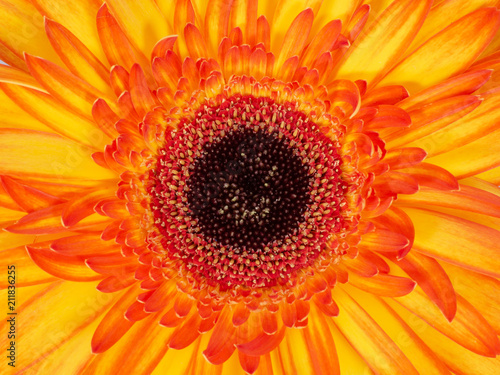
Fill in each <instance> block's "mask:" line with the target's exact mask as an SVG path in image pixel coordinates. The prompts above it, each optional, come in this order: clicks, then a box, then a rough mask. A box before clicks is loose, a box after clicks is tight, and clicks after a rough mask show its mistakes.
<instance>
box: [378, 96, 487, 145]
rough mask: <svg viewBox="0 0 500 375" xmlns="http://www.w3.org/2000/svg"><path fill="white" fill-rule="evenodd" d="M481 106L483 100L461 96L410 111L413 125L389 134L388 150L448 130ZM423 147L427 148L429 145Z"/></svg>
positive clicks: (385, 138) (387, 137) (387, 138)
mask: <svg viewBox="0 0 500 375" xmlns="http://www.w3.org/2000/svg"><path fill="white" fill-rule="evenodd" d="M480 104H481V99H479V98H478V97H477V96H472V95H460V96H455V97H452V98H447V99H441V100H438V101H436V102H434V103H431V104H428V105H425V106H423V107H420V108H417V109H414V110H412V111H410V112H409V115H410V117H411V119H412V125H411V126H410V127H409V128H408V129H400V130H397V131H395V132H393V133H391V134H389V135H388V136H386V137H384V140H387V141H388V145H387V147H388V148H392V147H401V146H402V145H406V144H408V143H410V142H413V141H415V140H418V139H420V138H422V137H425V136H426V135H429V134H432V133H433V132H435V131H438V130H440V129H444V128H446V127H447V126H448V125H450V124H452V123H453V122H455V121H457V120H459V119H461V118H462V117H464V116H465V115H467V114H468V113H470V112H472V111H473V110H475V109H476V108H477V107H478V106H479V105H480ZM423 146H424V147H427V146H428V144H425V145H423ZM431 148H432V147H431Z"/></svg>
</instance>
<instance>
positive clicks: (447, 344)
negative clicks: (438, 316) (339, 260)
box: [387, 300, 500, 375]
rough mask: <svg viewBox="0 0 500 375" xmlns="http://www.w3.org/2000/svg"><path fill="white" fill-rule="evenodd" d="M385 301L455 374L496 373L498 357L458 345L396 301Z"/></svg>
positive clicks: (491, 374)
mask: <svg viewBox="0 0 500 375" xmlns="http://www.w3.org/2000/svg"><path fill="white" fill-rule="evenodd" d="M387 303H388V304H389V305H390V306H391V307H392V308H393V309H394V310H395V311H396V312H397V313H398V314H399V316H400V317H401V318H402V319H403V320H404V321H405V322H406V324H408V325H409V326H410V327H411V328H412V329H413V331H414V332H415V333H416V334H417V335H419V336H420V337H421V338H422V339H423V340H425V343H426V344H427V345H428V346H429V347H430V348H431V349H432V350H433V351H434V353H436V355H437V356H438V357H439V358H440V359H441V360H442V361H443V362H445V363H446V365H447V366H448V367H449V368H450V369H451V371H453V373H455V374H457V375H497V374H498V369H499V368H500V359H499V358H498V357H497V358H488V357H483V356H481V355H478V354H475V353H473V352H471V351H470V350H467V349H465V348H464V347H462V346H460V345H458V344H457V343H456V342H455V341H453V340H451V339H449V338H448V337H446V336H445V335H443V334H441V333H440V332H438V331H437V330H435V329H434V328H432V327H431V326H429V325H428V324H426V323H425V322H424V321H423V320H421V319H419V318H418V317H416V316H415V315H413V314H412V313H411V312H409V311H407V310H405V309H404V308H402V307H401V306H399V305H398V304H397V303H395V302H393V301H390V300H387Z"/></svg>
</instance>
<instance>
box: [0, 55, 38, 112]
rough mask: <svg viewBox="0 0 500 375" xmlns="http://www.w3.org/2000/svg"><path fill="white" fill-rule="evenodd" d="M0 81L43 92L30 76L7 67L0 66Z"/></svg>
mask: <svg viewBox="0 0 500 375" xmlns="http://www.w3.org/2000/svg"><path fill="white" fill-rule="evenodd" d="M0 81H1V82H6V83H15V84H16V85H21V86H25V87H30V88H33V89H36V90H40V91H44V90H43V89H42V88H41V87H40V84H39V83H38V82H37V81H36V80H35V79H34V78H33V77H32V76H30V75H29V74H27V73H25V72H24V71H22V70H20V69H17V68H13V67H11V66H8V65H0ZM2 120H3V118H2Z"/></svg>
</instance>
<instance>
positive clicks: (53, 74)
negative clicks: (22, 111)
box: [24, 54, 113, 117]
mask: <svg viewBox="0 0 500 375" xmlns="http://www.w3.org/2000/svg"><path fill="white" fill-rule="evenodd" d="M24 57H25V59H26V64H27V65H28V68H29V70H30V73H31V75H32V76H33V77H35V79H36V80H37V81H38V82H40V84H41V85H42V86H43V87H44V88H45V89H46V90H47V91H48V92H49V93H50V94H51V95H52V96H53V97H55V98H57V99H58V100H59V101H60V102H61V103H63V104H64V105H65V106H66V107H67V108H69V109H70V110H71V111H73V112H75V113H77V114H79V115H81V116H83V117H85V116H88V113H89V112H90V109H91V108H92V104H93V103H94V101H95V100H96V99H97V98H109V99H110V101H111V100H112V99H113V98H111V96H108V95H106V94H104V93H103V92H100V91H99V90H97V89H96V88H95V87H93V86H91V85H90V84H88V83H87V82H86V81H84V80H83V79H80V78H78V77H77V76H75V75H73V74H71V73H70V72H68V71H67V70H65V69H63V68H60V67H59V66H57V65H56V64H54V63H52V62H50V61H48V60H44V59H41V58H39V57H35V56H31V55H28V54H25V56H24Z"/></svg>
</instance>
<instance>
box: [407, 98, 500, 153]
mask: <svg viewBox="0 0 500 375" xmlns="http://www.w3.org/2000/svg"><path fill="white" fill-rule="evenodd" d="M499 106H500V94H497V95H491V96H487V97H486V98H485V100H484V101H483V102H482V103H481V104H480V105H479V107H478V108H476V109H475V110H474V111H472V112H471V113H469V114H467V115H465V116H464V117H462V118H460V119H458V120H457V121H455V122H453V123H452V124H450V125H448V126H446V127H445V128H443V129H439V130H437V131H435V132H433V133H432V134H429V135H427V136H424V137H423V138H420V139H418V140H416V141H414V142H411V143H410V144H409V145H410V146H415V147H425V150H426V151H427V152H428V153H429V157H432V156H434V155H439V154H441V153H443V152H446V151H448V150H452V149H455V148H457V147H460V146H463V145H465V144H467V143H470V142H472V141H474V140H476V139H479V138H482V137H489V134H490V133H491V132H492V131H494V130H495V129H497V127H498V122H499V121H500V114H498V113H497V111H495V109H496V108H498V107H499Z"/></svg>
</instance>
